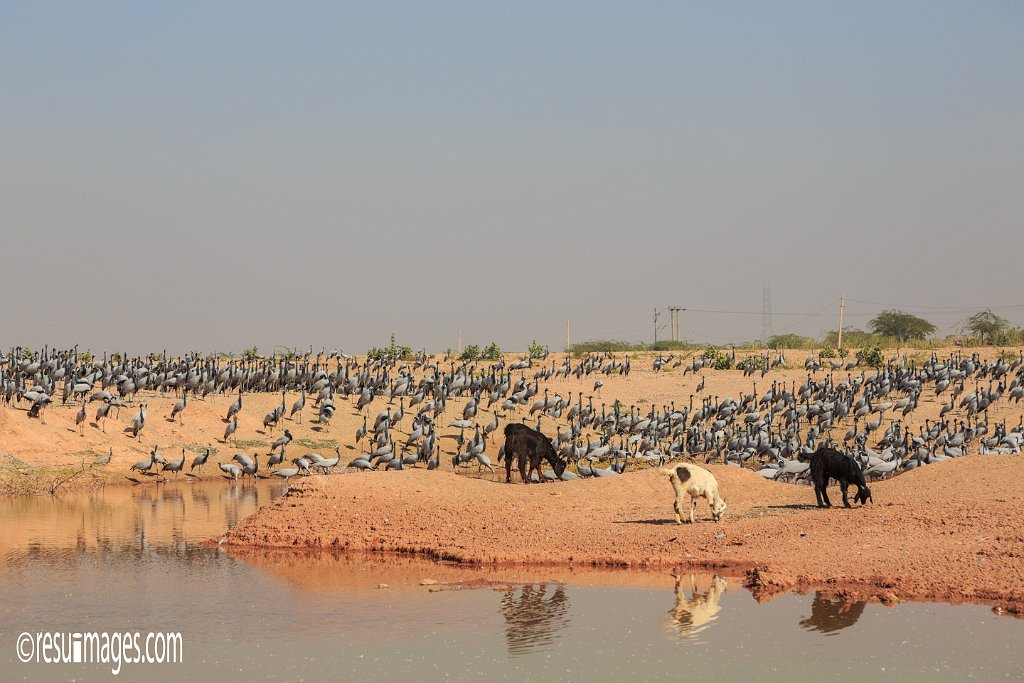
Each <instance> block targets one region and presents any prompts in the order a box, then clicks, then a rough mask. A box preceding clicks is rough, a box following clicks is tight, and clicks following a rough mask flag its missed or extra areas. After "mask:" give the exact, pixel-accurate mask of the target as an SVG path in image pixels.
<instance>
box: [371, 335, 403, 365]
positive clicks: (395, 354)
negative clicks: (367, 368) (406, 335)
mask: <svg viewBox="0 0 1024 683" xmlns="http://www.w3.org/2000/svg"><path fill="white" fill-rule="evenodd" d="M412 357H413V356H412V347H411V346H405V345H404V344H402V345H399V344H396V343H395V333H394V332H392V333H391V343H390V344H388V346H386V347H385V348H378V347H374V348H372V349H370V350H369V351H367V352H366V359H367V360H372V361H384V362H388V363H393V362H394V361H397V360H411V359H412Z"/></svg>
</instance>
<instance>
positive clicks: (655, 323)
mask: <svg viewBox="0 0 1024 683" xmlns="http://www.w3.org/2000/svg"><path fill="white" fill-rule="evenodd" d="M660 315H661V313H658V309H657V308H655V309H654V343H655V344H657V343H658V316H660Z"/></svg>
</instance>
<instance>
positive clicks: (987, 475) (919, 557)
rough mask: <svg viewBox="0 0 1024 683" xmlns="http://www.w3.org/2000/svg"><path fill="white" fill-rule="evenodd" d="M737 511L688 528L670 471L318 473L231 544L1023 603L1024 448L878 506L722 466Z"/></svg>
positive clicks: (885, 496)
mask: <svg viewBox="0 0 1024 683" xmlns="http://www.w3.org/2000/svg"><path fill="white" fill-rule="evenodd" d="M710 469H711V470H712V471H713V472H714V473H715V475H716V476H717V477H718V479H719V482H720V485H721V489H722V493H723V496H724V497H725V499H726V500H727V501H728V503H729V510H728V512H727V513H726V515H725V518H724V519H723V521H722V522H721V523H720V524H714V523H712V522H710V521H707V520H708V510H707V508H706V506H705V505H704V503H701V504H700V506H699V507H698V517H699V519H700V523H698V524H695V525H692V526H691V525H682V526H679V525H676V524H675V523H674V521H673V517H672V491H671V487H670V485H669V484H668V481H667V478H666V477H665V476H664V475H663V474H661V473H659V472H658V471H657V470H647V471H638V472H634V473H630V474H626V475H623V476H619V477H609V478H605V479H592V480H586V481H577V482H564V483H558V484H545V485H534V486H523V485H505V484H497V483H491V482H488V481H486V480H479V479H472V478H469V477H460V476H457V475H453V474H449V473H444V472H427V471H423V470H415V471H405V472H368V473H360V474H351V475H345V476H333V477H317V478H313V479H309V480H307V481H303V482H301V483H296V485H295V487H294V488H293V489H292V491H291V493H290V494H289V495H287V496H285V497H283V498H281V499H279V500H278V501H276V502H275V503H274V504H272V505H269V506H266V507H264V508H262V509H261V510H259V511H258V512H257V513H256V514H254V515H252V516H251V517H249V518H247V519H246V520H244V521H243V523H242V524H240V525H239V526H238V527H236V528H235V529H234V530H232V531H231V532H229V533H228V534H227V535H226V537H225V539H224V542H225V543H226V544H228V545H233V546H252V547H275V548H286V547H287V548H306V549H321V550H324V549H330V550H335V551H339V552H346V553H348V552H385V553H415V554H422V555H426V556H428V557H432V558H436V559H446V560H452V561H457V562H465V563H479V564H487V565H534V566H545V565H546V566H557V565H562V566H578V565H591V566H617V567H633V568H655V567H679V568H689V569H720V570H723V571H727V572H729V573H734V574H735V573H746V574H747V576H748V577H749V581H750V584H751V585H752V587H753V588H754V589H755V590H756V591H758V592H759V594H761V595H764V596H769V595H771V594H772V593H774V592H777V591H783V590H791V589H801V588H828V589H830V590H834V591H836V592H837V593H845V594H848V595H853V594H856V595H858V596H864V597H872V598H877V599H883V600H887V601H893V600H899V599H907V598H917V599H938V600H946V601H951V602H958V601H972V602H987V603H993V604H997V605H999V606H1002V607H1005V608H1008V609H1010V610H1012V611H1019V610H1020V609H1021V607H1022V606H1024V520H1022V519H1021V515H1020V510H1021V509H1022V503H1024V493H1022V491H1021V482H1022V479H1024V459H1022V458H1020V457H1001V456H976V457H969V458H961V459H957V460H953V461H950V462H946V463H942V464H937V465H931V466H929V467H926V468H921V469H918V470H916V471H913V472H910V473H908V474H906V475H903V476H901V477H897V478H895V479H893V480H891V481H886V482H880V483H877V484H873V485H872V490H873V491H874V498H875V501H876V502H875V504H874V505H869V506H867V507H865V508H856V509H854V510H844V509H831V510H819V509H818V508H816V507H815V506H814V494H813V491H812V490H811V489H810V488H807V487H797V486H792V485H788V484H779V483H775V482H771V481H766V480H764V479H762V478H761V477H759V476H757V475H756V474H755V473H753V472H750V471H748V470H740V469H737V468H732V467H723V466H717V467H716V466H711V467H710Z"/></svg>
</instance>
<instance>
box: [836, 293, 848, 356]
mask: <svg viewBox="0 0 1024 683" xmlns="http://www.w3.org/2000/svg"><path fill="white" fill-rule="evenodd" d="M844 308H846V295H843V296H840V297H839V341H838V342H837V345H838V346H839V348H840V349H841V348H843V309H844Z"/></svg>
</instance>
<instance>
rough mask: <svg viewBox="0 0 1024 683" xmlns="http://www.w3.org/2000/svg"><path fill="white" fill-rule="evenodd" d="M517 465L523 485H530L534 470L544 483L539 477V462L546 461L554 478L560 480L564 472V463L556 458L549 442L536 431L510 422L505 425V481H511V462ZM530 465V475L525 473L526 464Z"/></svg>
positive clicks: (553, 448)
mask: <svg viewBox="0 0 1024 683" xmlns="http://www.w3.org/2000/svg"><path fill="white" fill-rule="evenodd" d="M513 458H514V459H515V460H516V462H517V463H518V465H519V475H520V476H521V477H522V478H523V483H524V484H529V483H530V477H531V475H532V474H533V472H534V470H536V471H537V476H538V480H539V481H545V479H544V477H543V476H541V471H540V461H541V459H544V460H547V461H548V463H550V465H551V467H552V468H553V469H554V470H555V476H556V477H558V478H559V479H561V478H562V472H564V471H565V461H564V460H562V459H561V458H560V457H558V453H556V452H555V447H554V446H552V445H551V440H550V439H548V437H546V436H544V434H542V433H541V432H538V431H537V430H536V429H530V428H529V427H527V426H526V425H524V424H519V423H517V422H512V423H510V424H508V425H505V481H506V482H511V481H512V460H513ZM527 462H529V463H530V473H529V474H527V473H526V463H527Z"/></svg>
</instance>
